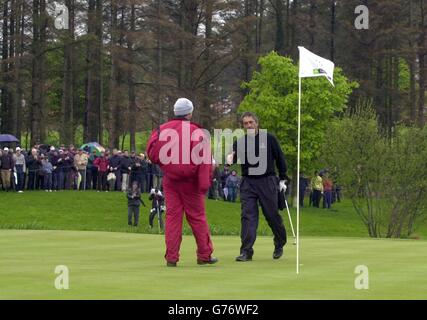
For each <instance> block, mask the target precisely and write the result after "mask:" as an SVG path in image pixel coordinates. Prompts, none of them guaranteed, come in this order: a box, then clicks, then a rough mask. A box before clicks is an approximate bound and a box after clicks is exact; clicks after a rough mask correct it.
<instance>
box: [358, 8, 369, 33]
mask: <svg viewBox="0 0 427 320" xmlns="http://www.w3.org/2000/svg"><path fill="white" fill-rule="evenodd" d="M354 13H355V14H358V16H357V17H356V20H354V27H355V28H356V29H357V30H368V29H369V9H368V7H367V6H365V5H360V6H357V7H356V8H355V9H354Z"/></svg>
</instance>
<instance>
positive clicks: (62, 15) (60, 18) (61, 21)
mask: <svg viewBox="0 0 427 320" xmlns="http://www.w3.org/2000/svg"><path fill="white" fill-rule="evenodd" d="M54 4H55V12H54V18H55V21H54V25H55V28H56V29H58V30H68V25H69V24H68V23H69V19H70V13H69V10H68V7H67V6H66V5H65V4H61V3H58V2H54Z"/></svg>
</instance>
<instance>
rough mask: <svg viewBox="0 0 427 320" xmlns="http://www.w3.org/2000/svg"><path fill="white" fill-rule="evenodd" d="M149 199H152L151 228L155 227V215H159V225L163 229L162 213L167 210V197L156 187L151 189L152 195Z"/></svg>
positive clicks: (149, 220)
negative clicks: (165, 204)
mask: <svg viewBox="0 0 427 320" xmlns="http://www.w3.org/2000/svg"><path fill="white" fill-rule="evenodd" d="M148 199H149V200H152V203H151V211H150V217H149V219H148V222H149V224H150V228H153V221H154V217H155V216H156V215H158V218H159V226H160V229H162V230H163V219H162V213H164V212H165V206H164V203H165V197H164V196H163V194H162V192H161V191H160V190H159V189H157V188H156V189H151V192H150V197H149V198H148Z"/></svg>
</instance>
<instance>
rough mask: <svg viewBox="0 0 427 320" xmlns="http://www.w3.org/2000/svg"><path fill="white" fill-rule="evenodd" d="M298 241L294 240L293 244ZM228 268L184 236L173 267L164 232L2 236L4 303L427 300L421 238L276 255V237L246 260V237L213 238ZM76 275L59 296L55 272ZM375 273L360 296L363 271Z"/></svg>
mask: <svg viewBox="0 0 427 320" xmlns="http://www.w3.org/2000/svg"><path fill="white" fill-rule="evenodd" d="M289 240H291V239H289ZM213 242H214V246H215V256H216V257H218V258H219V260H220V261H219V263H218V264H217V265H213V266H198V265H197V264H196V256H195V242H194V240H193V238H192V237H191V236H184V238H183V244H182V247H181V261H180V263H179V266H178V267H177V268H167V267H166V266H165V261H164V259H163V254H164V238H163V236H159V235H149V234H136V233H120V232H93V231H91V232H87V231H29V230H0V248H1V250H0V261H1V263H0V299H179V300H181V299H221V300H227V299H427V289H426V288H427V249H426V248H427V243H426V242H425V241H416V240H385V239H383V240H374V239H362V238H339V237H336V238H326V237H303V238H302V239H301V264H302V265H301V270H300V271H301V273H300V275H298V276H297V275H296V273H295V253H296V251H295V250H296V249H295V246H293V245H292V244H291V242H292V241H289V242H290V244H288V245H287V246H286V249H285V257H284V258H283V259H280V260H277V261H274V260H273V259H272V258H271V255H272V251H273V244H272V238H271V237H262V236H260V237H258V239H257V242H256V244H255V247H254V249H255V255H254V260H253V261H252V262H248V263H237V262H235V261H234V258H235V256H236V255H238V253H239V245H240V240H239V238H238V237H235V236H214V237H213ZM58 265H65V266H67V267H68V268H69V271H70V275H69V276H70V278H69V284H70V288H69V290H57V289H55V286H54V282H55V278H56V277H57V276H58V275H56V274H55V272H54V271H55V267H56V266H58ZM358 265H366V266H367V267H368V269H369V289H368V290H357V289H356V288H355V285H354V282H355V279H356V277H357V276H358V274H355V268H356V266H358Z"/></svg>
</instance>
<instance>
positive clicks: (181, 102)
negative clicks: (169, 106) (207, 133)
mask: <svg viewBox="0 0 427 320" xmlns="http://www.w3.org/2000/svg"><path fill="white" fill-rule="evenodd" d="M193 110H194V106H193V103H192V102H191V101H190V100H188V99H186V98H179V99H178V100H177V101H176V102H175V105H174V107H173V111H174V113H175V115H176V116H186V115H187V114H190V113H193Z"/></svg>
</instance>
